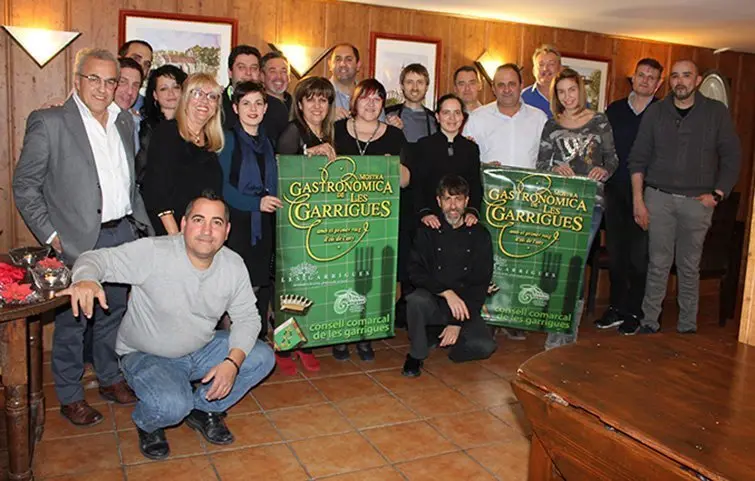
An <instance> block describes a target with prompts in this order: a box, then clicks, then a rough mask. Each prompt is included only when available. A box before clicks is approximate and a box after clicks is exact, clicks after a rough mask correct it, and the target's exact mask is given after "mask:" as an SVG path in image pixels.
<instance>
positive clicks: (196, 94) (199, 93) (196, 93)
mask: <svg viewBox="0 0 755 481" xmlns="http://www.w3.org/2000/svg"><path fill="white" fill-rule="evenodd" d="M191 97H192V98H193V99H195V100H199V99H202V98H204V99H207V101H208V102H213V103H214V102H217V101H218V100H220V94H219V93H217V92H205V91H204V90H202V89H199V88H197V89H192V90H191Z"/></svg>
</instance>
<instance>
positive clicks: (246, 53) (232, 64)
mask: <svg viewBox="0 0 755 481" xmlns="http://www.w3.org/2000/svg"><path fill="white" fill-rule="evenodd" d="M261 58H262V57H261V55H260V51H259V50H257V48H256V47H252V46H251V45H236V46H235V47H233V49H232V50H231V54H230V55H229V56H228V77H229V78H230V81H229V83H228V87H226V88H225V90H224V91H223V128H224V129H225V130H230V129H232V128H233V126H234V125H236V122H237V121H238V118H239V117H238V115H236V112H234V111H233V104H232V103H231V98H232V97H233V89H234V88H235V87H236V86H237V85H238V84H240V83H241V82H249V81H251V82H259V81H260V60H261Z"/></svg>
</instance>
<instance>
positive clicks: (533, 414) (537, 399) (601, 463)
mask: <svg viewBox="0 0 755 481" xmlns="http://www.w3.org/2000/svg"><path fill="white" fill-rule="evenodd" d="M512 384H513V386H514V392H515V393H516V395H517V397H518V398H519V400H520V401H521V403H522V407H523V408H524V411H525V413H526V415H527V418H528V419H529V420H530V422H531V424H532V428H533V436H532V450H531V453H530V466H529V479H530V480H531V481H534V480H537V481H540V480H559V479H566V480H569V481H573V480H626V481H630V480H631V481H639V480H648V481H650V480H652V481H665V480H695V479H697V480H705V479H710V480H717V481H719V480H732V481H733V480H752V479H755V454H754V453H755V348H753V347H749V346H746V345H744V344H739V343H737V342H736V341H731V342H729V341H716V340H711V339H706V338H704V337H701V336H699V335H681V334H657V335H649V336H636V337H634V338H626V337H621V336H617V337H615V338H607V339H602V340H599V341H598V340H589V341H580V342H579V343H577V344H576V345H572V346H567V347H562V348H557V349H553V350H551V351H548V352H544V353H541V354H538V355H537V356H535V357H533V358H531V359H529V360H528V361H527V362H525V363H524V364H523V365H522V366H521V367H520V369H519V372H518V376H517V378H516V380H515V381H514V382H513V383H512Z"/></svg>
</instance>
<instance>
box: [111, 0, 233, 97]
mask: <svg viewBox="0 0 755 481" xmlns="http://www.w3.org/2000/svg"><path fill="white" fill-rule="evenodd" d="M237 23H238V22H237V20H235V19H232V18H220V17H202V16H198V15H182V14H176V13H162V12H144V11H138V10H121V11H120V16H119V22H118V44H119V45H121V44H123V42H126V41H128V40H144V41H146V42H149V44H150V45H152V48H153V49H154V55H153V57H152V68H157V67H160V66H162V65H165V64H172V65H175V66H177V67H180V68H181V69H183V71H184V72H186V73H187V74H193V73H195V72H206V73H209V74H211V75H213V76H214V77H215V78H216V79H217V81H218V83H219V84H220V85H221V86H225V85H227V84H228V69H227V68H226V67H225V65H226V59H228V55H230V53H231V48H232V47H233V45H235V44H236V31H237Z"/></svg>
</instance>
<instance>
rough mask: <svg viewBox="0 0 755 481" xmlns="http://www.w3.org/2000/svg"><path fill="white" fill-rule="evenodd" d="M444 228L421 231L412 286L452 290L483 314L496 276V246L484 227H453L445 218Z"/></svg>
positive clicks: (411, 272)
mask: <svg viewBox="0 0 755 481" xmlns="http://www.w3.org/2000/svg"><path fill="white" fill-rule="evenodd" d="M440 223H441V227H440V229H431V228H429V227H426V226H422V227H420V228H419V230H418V231H417V235H416V237H415V239H414V246H413V247H412V256H411V260H410V261H409V277H410V279H411V282H412V285H414V286H415V287H417V288H422V289H426V290H428V291H429V292H431V293H432V294H436V295H437V294H440V293H441V292H443V291H445V290H447V289H451V290H452V291H454V292H455V293H456V294H457V295H458V296H459V297H461V299H462V300H463V301H464V303H465V304H466V305H467V309H469V312H470V313H472V312H479V311H480V309H481V308H482V304H483V303H484V302H485V296H486V295H487V291H488V286H489V285H490V280H491V279H492V277H493V245H492V243H491V240H490V234H489V233H488V231H487V229H485V227H483V226H482V225H481V224H475V225H474V226H472V227H467V226H466V225H464V224H462V226H461V227H459V228H457V229H454V228H452V227H451V226H450V225H449V224H448V223H447V222H446V220H445V218H443V217H442V216H441V219H440Z"/></svg>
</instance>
